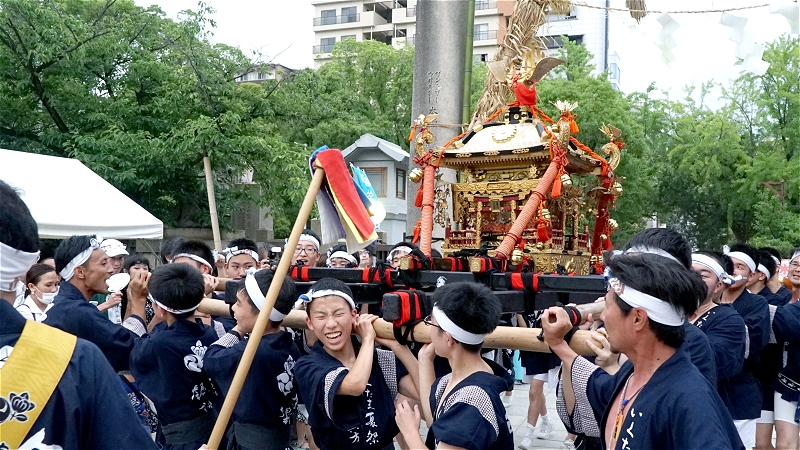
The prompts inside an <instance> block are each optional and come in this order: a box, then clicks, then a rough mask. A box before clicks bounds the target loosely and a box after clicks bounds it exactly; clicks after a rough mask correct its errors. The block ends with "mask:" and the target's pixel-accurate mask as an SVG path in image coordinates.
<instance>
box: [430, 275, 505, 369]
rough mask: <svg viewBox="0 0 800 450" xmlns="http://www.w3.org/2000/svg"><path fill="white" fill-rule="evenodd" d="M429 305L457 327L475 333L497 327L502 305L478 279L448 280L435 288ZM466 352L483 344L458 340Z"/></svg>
mask: <svg viewBox="0 0 800 450" xmlns="http://www.w3.org/2000/svg"><path fill="white" fill-rule="evenodd" d="M431 301H432V302H433V305H434V306H435V307H437V308H439V309H441V310H442V312H443V313H444V314H445V315H446V316H447V317H448V318H449V319H450V320H452V321H453V323H455V324H456V325H458V326H459V327H461V328H463V329H464V330H466V331H468V332H470V333H475V334H489V333H491V332H492V331H494V329H495V328H497V324H499V323H500V316H501V315H502V313H503V307H502V305H501V304H500V300H499V299H498V298H497V295H495V293H494V292H493V291H492V290H491V289H489V288H488V287H486V286H484V285H482V284H478V283H451V284H445V285H444V286H441V287H439V288H437V289H436V291H434V293H433V297H432V298H431ZM459 343H460V344H461V345H462V346H463V347H464V348H465V349H466V350H467V351H469V352H470V353H478V352H480V349H481V347H482V346H483V344H465V343H463V342H459Z"/></svg>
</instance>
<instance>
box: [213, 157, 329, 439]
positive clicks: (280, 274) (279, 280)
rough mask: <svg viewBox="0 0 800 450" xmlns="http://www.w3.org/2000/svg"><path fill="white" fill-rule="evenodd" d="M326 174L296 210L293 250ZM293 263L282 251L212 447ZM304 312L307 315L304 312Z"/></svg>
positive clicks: (317, 176)
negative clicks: (297, 210)
mask: <svg viewBox="0 0 800 450" xmlns="http://www.w3.org/2000/svg"><path fill="white" fill-rule="evenodd" d="M323 178H325V171H324V170H323V169H322V168H319V167H318V168H317V169H316V170H315V171H314V177H313V178H312V179H311V185H310V186H308V192H306V197H305V199H303V205H302V206H301V207H300V212H299V213H297V219H296V220H295V221H294V227H293V228H292V234H291V235H290V236H289V241H288V242H287V243H286V248H287V249H290V250H293V249H294V248H295V247H297V241H299V240H300V235H301V234H303V229H304V228H305V226H306V221H307V220H308V216H309V215H310V214H311V208H312V207H313V206H314V200H315V199H316V197H317V192H318V191H319V188H320V186H321V185H322V180H323ZM291 263H292V253H291V252H283V255H281V260H280V262H279V263H278V268H277V269H275V276H274V277H273V278H272V283H271V284H270V285H269V290H268V291H267V295H266V300H264V305H263V307H262V308H261V312H259V313H258V319H257V320H256V323H255V325H254V326H253V331H252V332H251V333H250V339H249V340H248V341H247V346H246V347H245V349H244V354H243V355H242V359H241V361H239V367H238V368H237V369H236V374H235V375H234V376H233V381H232V382H231V388H230V390H229V391H228V394H227V396H225V403H223V404H222V409H221V410H220V412H219V417H217V422H216V423H215V424H214V430H213V431H212V432H211V437H210V438H209V439H208V448H209V449H212V450H216V449H217V448H218V447H219V444H220V442H221V441H222V437H223V434H224V433H225V428H226V427H227V426H228V421H229V420H230V417H231V413H232V412H233V407H234V406H236V400H237V399H238V398H239V393H240V392H241V390H242V385H243V384H244V380H245V379H246V378H247V372H248V371H249V370H250V365H251V364H252V362H253V357H254V356H255V354H256V349H258V344H259V342H260V341H261V337H262V336H263V335H264V330H265V329H266V327H267V322H268V321H269V314H270V312H272V307H273V306H275V300H276V299H277V298H278V293H279V292H280V290H281V286H282V285H283V280H284V279H286V274H287V273H289V266H290V265H291ZM213 301H217V302H219V303H222V305H223V306H224V307H225V309H226V310H227V309H228V305H227V303H224V302H220V301H219V300H213ZM302 314H303V315H304V316H305V312H303V313H302ZM228 315H230V313H229V312H226V313H225V314H223V316H228Z"/></svg>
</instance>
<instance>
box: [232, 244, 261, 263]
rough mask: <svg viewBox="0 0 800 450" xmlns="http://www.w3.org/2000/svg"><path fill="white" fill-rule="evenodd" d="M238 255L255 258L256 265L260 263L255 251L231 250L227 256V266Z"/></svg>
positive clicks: (244, 249)
mask: <svg viewBox="0 0 800 450" xmlns="http://www.w3.org/2000/svg"><path fill="white" fill-rule="evenodd" d="M236 255H247V256H249V257H251V258H253V259H254V260H256V263H258V253H256V252H254V251H252V250H250V249H246V248H243V249H241V250H238V249H237V250H231V251H230V252H228V253H227V254H226V255H225V264H228V263H229V262H230V261H231V258H233V257H234V256H236Z"/></svg>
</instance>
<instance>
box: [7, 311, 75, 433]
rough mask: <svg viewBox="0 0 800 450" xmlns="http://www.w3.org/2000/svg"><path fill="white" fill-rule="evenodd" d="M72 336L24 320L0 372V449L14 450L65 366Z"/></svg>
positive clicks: (31, 424)
mask: <svg viewBox="0 0 800 450" xmlns="http://www.w3.org/2000/svg"><path fill="white" fill-rule="evenodd" d="M77 339H78V338H76V337H75V336H73V335H71V334H68V333H65V332H63V331H61V330H58V329H55V328H52V327H49V326H47V325H44V324H41V323H36V322H34V321H31V320H28V321H26V322H25V327H24V328H23V329H22V334H21V335H20V337H19V340H17V343H16V345H14V350H13V351H12V352H11V354H10V355H9V356H8V359H7V360H6V363H5V364H4V365H3V366H2V368H1V369H0V447H2V445H3V444H4V445H6V446H7V448H18V447H19V446H20V444H21V443H22V441H23V439H25V436H27V435H28V432H29V431H30V429H31V427H32V426H33V424H34V423H35V422H36V419H37V418H38V417H39V414H40V413H41V412H42V410H43V409H44V407H45V405H46V404H47V402H48V401H49V400H50V396H52V395H53V392H55V390H56V386H58V382H59V381H60V380H61V376H62V375H63V374H64V371H65V370H66V369H67V365H69V360H70V358H72V352H73V351H74V350H75V344H76V342H77Z"/></svg>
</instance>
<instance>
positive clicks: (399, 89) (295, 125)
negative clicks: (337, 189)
mask: <svg viewBox="0 0 800 450" xmlns="http://www.w3.org/2000/svg"><path fill="white" fill-rule="evenodd" d="M413 62H414V51H413V48H411V47H404V48H401V49H395V48H393V47H392V46H391V45H387V44H384V43H382V42H377V41H363V42H356V41H353V40H348V41H345V42H337V44H336V46H335V47H334V49H333V58H332V60H331V61H330V62H327V63H326V64H325V65H323V66H322V67H320V68H319V69H318V70H311V69H306V70H303V71H301V72H299V73H296V74H294V76H293V77H292V79H291V81H290V82H286V83H281V84H280V86H278V87H277V89H276V90H275V92H274V94H272V99H274V102H273V107H274V108H275V110H274V114H275V117H276V119H278V120H279V122H280V123H279V127H280V128H281V130H282V133H283V134H284V135H286V136H287V137H288V138H289V139H291V141H293V142H299V143H302V144H306V145H308V146H309V147H312V148H316V147H319V146H321V145H328V146H329V147H333V148H345V147H347V146H349V145H350V144H352V143H353V142H355V141H356V140H357V139H358V138H359V137H360V136H361V135H362V134H364V133H371V134H374V135H375V136H378V137H380V138H383V139H386V140H388V141H390V142H394V143H396V144H398V145H401V146H403V147H404V148H406V149H407V148H408V141H407V137H408V131H409V127H410V125H411V92H412V75H413V67H414V64H413Z"/></svg>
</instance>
